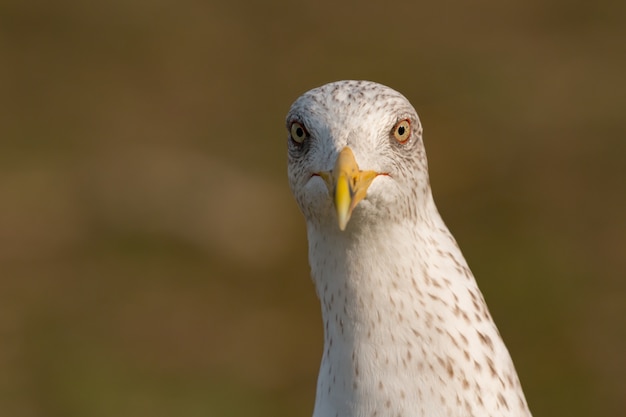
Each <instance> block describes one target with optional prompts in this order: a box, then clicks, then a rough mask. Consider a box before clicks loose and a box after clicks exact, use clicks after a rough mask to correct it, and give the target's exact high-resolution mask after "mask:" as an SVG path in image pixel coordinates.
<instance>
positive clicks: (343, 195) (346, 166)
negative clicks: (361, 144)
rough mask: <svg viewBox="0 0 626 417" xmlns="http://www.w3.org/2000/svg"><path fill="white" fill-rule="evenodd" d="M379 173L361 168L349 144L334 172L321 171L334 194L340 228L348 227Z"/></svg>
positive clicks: (338, 158) (339, 157)
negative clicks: (357, 207) (353, 212)
mask: <svg viewBox="0 0 626 417" xmlns="http://www.w3.org/2000/svg"><path fill="white" fill-rule="evenodd" d="M377 175H378V173H377V172H376V171H361V170H359V165H358V164H357V162H356V159H355V158H354V154H353V153H352V150H351V149H350V148H348V147H347V146H346V147H345V148H343V150H342V151H341V152H340V153H339V156H338V157H337V162H335V168H334V169H333V171H332V172H328V171H326V172H320V173H319V176H320V177H322V179H323V180H324V182H326V186H327V187H328V192H329V193H330V194H331V195H332V196H333V202H334V203H335V210H336V211H337V220H338V222H339V229H340V230H345V229H346V226H347V224H348V221H349V220H350V216H351V215H352V211H353V210H354V208H355V207H356V205H357V204H358V203H359V201H361V200H362V199H363V198H364V197H365V195H366V194H367V188H368V187H369V186H370V184H371V183H372V181H373V180H374V178H376V176H377Z"/></svg>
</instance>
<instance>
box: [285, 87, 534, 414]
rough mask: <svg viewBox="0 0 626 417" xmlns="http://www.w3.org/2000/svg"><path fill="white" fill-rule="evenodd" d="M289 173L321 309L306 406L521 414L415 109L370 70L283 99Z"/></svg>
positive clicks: (508, 363)
mask: <svg viewBox="0 0 626 417" xmlns="http://www.w3.org/2000/svg"><path fill="white" fill-rule="evenodd" d="M287 130H288V132H289V139H288V154H289V170H288V171H289V184H290V187H291V190H292V192H293V195H294V197H295V199H296V201H297V203H298V206H299V207H300V210H301V211H302V213H303V214H304V217H305V218H306V226H307V235H308V241H309V263H310V266H311V274H312V277H313V281H314V283H315V287H316V291H317V295H318V297H319V299H320V302H321V306H322V316H323V321H324V353H323V357H322V363H321V367H320V372H319V377H318V382H317V394H316V399H315V409H314V412H313V416H314V417H398V416H401V417H421V416H428V417H444V416H445V417H452V416H455V417H456V416H459V417H460V416H463V417H468V416H480V417H484V416H503V417H504V416H506V417H513V416H517V417H519V416H530V415H531V414H530V411H529V410H528V406H527V403H526V399H525V398H524V393H523V392H522V388H521V385H520V382H519V379H518V376H517V373H516V371H515V368H514V366H513V362H512V360H511V357H510V355H509V352H508V351H507V349H506V347H505V345H504V342H503V341H502V338H501V337H500V334H499V332H498V329H497V328H496V326H495V324H494V322H493V320H492V318H491V315H490V313H489V310H488V309H487V305H486V304H485V301H484V299H483V296H482V294H481V292H480V290H479V289H478V286H477V284H476V281H475V279H474V276H473V275H472V272H471V271H470V269H469V268H468V266H467V263H466V261H465V259H464V258H463V255H462V253H461V250H460V249H459V247H458V246H457V243H456V241H455V239H454V238H453V237H452V235H451V234H450V232H449V231H448V228H447V227H446V225H445V224H444V222H443V220H442V219H441V217H440V215H439V212H438V211H437V208H436V206H435V203H434V201H433V197H432V193H431V189H430V184H429V179H428V166H427V162H426V153H425V150H424V143H423V141H422V126H421V124H420V120H419V118H418V116H417V113H416V112H415V109H414V108H413V107H412V106H411V104H410V103H409V102H408V100H407V99H406V98H405V97H404V96H402V95H401V94H400V93H398V92H397V91H395V90H392V89H391V88H388V87H385V86H383V85H380V84H376V83H373V82H368V81H339V82H335V83H331V84H327V85H324V86H322V87H319V88H316V89H313V90H311V91H308V92H307V93H305V94H303V95H302V96H301V97H299V98H298V99H297V100H296V101H295V102H294V103H293V105H292V106H291V109H290V111H289V113H288V115H287Z"/></svg>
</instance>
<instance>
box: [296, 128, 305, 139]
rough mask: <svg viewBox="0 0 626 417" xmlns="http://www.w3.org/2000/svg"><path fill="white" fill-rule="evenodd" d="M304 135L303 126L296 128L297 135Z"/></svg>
mask: <svg viewBox="0 0 626 417" xmlns="http://www.w3.org/2000/svg"><path fill="white" fill-rule="evenodd" d="M303 135H304V130H302V128H301V127H297V128H296V136H297V137H302V136H303Z"/></svg>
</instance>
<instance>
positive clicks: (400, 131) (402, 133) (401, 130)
mask: <svg viewBox="0 0 626 417" xmlns="http://www.w3.org/2000/svg"><path fill="white" fill-rule="evenodd" d="M398 135H400V136H403V135H404V126H400V127H398Z"/></svg>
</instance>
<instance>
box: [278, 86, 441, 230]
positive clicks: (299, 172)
mask: <svg viewBox="0 0 626 417" xmlns="http://www.w3.org/2000/svg"><path fill="white" fill-rule="evenodd" d="M286 127H287V131H288V136H289V137H288V155H289V164H288V170H289V185H290V187H291V190H292V192H293V194H294V196H295V198H296V201H297V203H298V205H299V207H300V210H301V211H302V212H303V214H304V216H305V217H306V219H307V222H308V223H313V224H319V225H322V224H324V225H326V224H327V223H334V227H335V228H338V229H339V230H341V231H343V230H346V228H348V224H349V222H350V220H351V219H353V220H352V222H350V223H357V224H359V225H362V224H366V223H368V222H378V223H380V219H383V218H385V219H393V218H394V217H397V216H389V213H393V212H397V213H404V214H405V216H411V215H414V216H415V215H418V214H419V212H421V210H420V209H419V205H420V204H423V203H424V202H425V201H427V198H426V197H428V196H429V195H430V187H429V185H428V168H427V162H426V154H425V151H424V146H423V143H422V126H421V123H420V120H419V117H418V116H417V113H416V111H415V109H414V108H413V106H411V104H410V103H409V101H408V100H407V99H406V98H405V97H404V96H403V95H402V94H400V93H398V92H397V91H395V90H393V89H391V88H389V87H386V86H384V85H381V84H377V83H374V82H369V81H339V82H334V83H330V84H326V85H323V86H321V87H318V88H315V89H313V90H310V91H308V92H306V93H304V94H303V95H302V96H300V97H299V98H298V99H297V100H296V101H295V102H294V103H293V105H292V106H291V109H290V110H289V113H288V114H287V120H286ZM422 197H423V198H422ZM416 204H417V206H416ZM354 227H358V225H355V226H354Z"/></svg>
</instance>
